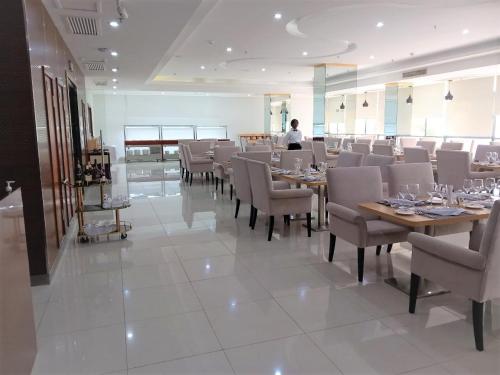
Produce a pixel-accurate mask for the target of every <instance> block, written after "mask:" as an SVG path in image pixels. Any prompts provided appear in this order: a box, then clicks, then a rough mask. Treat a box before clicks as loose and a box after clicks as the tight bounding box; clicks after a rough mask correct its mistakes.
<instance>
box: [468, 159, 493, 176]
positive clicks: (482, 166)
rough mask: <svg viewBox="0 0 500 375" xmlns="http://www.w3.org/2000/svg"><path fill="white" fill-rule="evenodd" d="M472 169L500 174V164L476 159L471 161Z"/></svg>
mask: <svg viewBox="0 0 500 375" xmlns="http://www.w3.org/2000/svg"><path fill="white" fill-rule="evenodd" d="M471 169H472V170H473V171H477V172H498V173H499V174H500V164H498V163H488V162H479V161H475V162H472V163H471Z"/></svg>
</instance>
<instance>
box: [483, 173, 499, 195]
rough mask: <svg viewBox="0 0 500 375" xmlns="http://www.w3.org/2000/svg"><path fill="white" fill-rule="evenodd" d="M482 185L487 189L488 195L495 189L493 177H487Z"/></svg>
mask: <svg viewBox="0 0 500 375" xmlns="http://www.w3.org/2000/svg"><path fill="white" fill-rule="evenodd" d="M484 187H485V188H486V190H487V191H488V193H489V194H490V195H493V192H494V191H495V187H496V180H495V178H494V177H488V178H487V179H486V180H485V181H484Z"/></svg>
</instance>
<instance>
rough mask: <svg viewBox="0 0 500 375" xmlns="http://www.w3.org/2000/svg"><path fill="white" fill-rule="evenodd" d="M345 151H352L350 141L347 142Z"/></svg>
mask: <svg viewBox="0 0 500 375" xmlns="http://www.w3.org/2000/svg"><path fill="white" fill-rule="evenodd" d="M347 151H349V152H352V143H351V142H349V143H348V144H347Z"/></svg>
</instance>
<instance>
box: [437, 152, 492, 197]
mask: <svg viewBox="0 0 500 375" xmlns="http://www.w3.org/2000/svg"><path fill="white" fill-rule="evenodd" d="M436 155H437V174H438V182H439V183H440V184H446V185H453V187H454V188H455V189H456V190H459V189H461V188H462V186H463V184H464V179H466V178H472V179H475V178H481V179H484V178H488V177H498V172H473V171H471V163H470V154H469V153H468V152H467V151H446V150H437V151H436Z"/></svg>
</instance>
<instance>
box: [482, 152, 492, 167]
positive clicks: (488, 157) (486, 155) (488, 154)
mask: <svg viewBox="0 0 500 375" xmlns="http://www.w3.org/2000/svg"><path fill="white" fill-rule="evenodd" d="M484 156H485V158H486V161H487V162H488V163H490V164H491V162H492V159H491V152H489V151H488V152H487V153H485V154H484Z"/></svg>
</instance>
